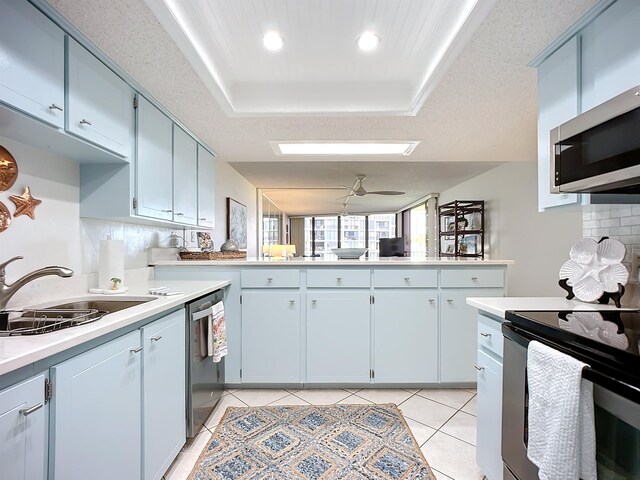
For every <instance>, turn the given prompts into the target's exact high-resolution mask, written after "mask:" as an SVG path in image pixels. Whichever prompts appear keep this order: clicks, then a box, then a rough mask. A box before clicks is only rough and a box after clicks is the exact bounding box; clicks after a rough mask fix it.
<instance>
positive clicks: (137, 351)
mask: <svg viewBox="0 0 640 480" xmlns="http://www.w3.org/2000/svg"><path fill="white" fill-rule="evenodd" d="M129 351H130V352H131V353H140V352H141V351H142V347H138V348H130V349H129Z"/></svg>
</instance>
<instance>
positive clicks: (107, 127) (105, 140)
mask: <svg viewBox="0 0 640 480" xmlns="http://www.w3.org/2000/svg"><path fill="white" fill-rule="evenodd" d="M67 41H68V64H67V68H68V80H67V81H68V86H67V88H68V98H67V102H68V106H67V110H68V111H67V131H69V132H71V133H73V134H74V135H77V136H78V137H81V138H84V139H85V140H88V141H90V142H92V143H94V144H96V145H99V146H101V147H103V148H106V149H107V150H111V151H112V152H115V153H117V154H119V155H121V156H123V157H130V156H131V151H132V149H131V144H132V142H131V139H132V125H133V90H132V89H131V87H130V86H129V85H128V84H127V83H125V81H124V80H122V79H121V78H120V77H118V76H117V75H116V74H115V73H113V71H111V70H109V69H108V68H107V67H106V66H105V65H104V64H103V63H102V62H100V61H99V60H98V59H97V58H96V57H94V56H93V55H92V54H91V53H89V51H87V50H86V49H85V48H84V47H82V46H81V45H80V44H79V43H78V42H76V41H75V40H73V39H72V38H69V37H67Z"/></svg>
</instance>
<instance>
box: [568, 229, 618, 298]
mask: <svg viewBox="0 0 640 480" xmlns="http://www.w3.org/2000/svg"><path fill="white" fill-rule="evenodd" d="M625 252H626V247H625V246H624V244H623V243H621V242H619V241H618V240H613V239H610V238H607V239H604V240H602V241H601V242H600V243H598V242H596V241H595V240H594V239H592V238H583V239H582V240H580V241H578V242H577V243H576V244H575V245H574V246H573V247H571V251H570V253H569V256H570V257H571V259H570V260H567V261H566V262H565V263H564V265H562V267H560V278H561V279H563V278H566V279H567V284H568V285H569V286H570V287H572V288H573V294H574V295H575V296H576V298H577V299H578V300H582V301H583V302H593V301H594V300H597V299H599V298H600V297H601V296H602V294H603V293H604V292H609V293H615V292H617V291H618V284H621V285H626V283H627V281H628V280H629V272H628V271H627V269H626V268H625V267H624V265H622V264H621V263H620V262H622V259H623V258H624V255H625Z"/></svg>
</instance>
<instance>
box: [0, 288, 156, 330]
mask: <svg viewBox="0 0 640 480" xmlns="http://www.w3.org/2000/svg"><path fill="white" fill-rule="evenodd" d="M151 300H156V298H154V297H149V298H147V297H133V298H126V299H124V298H122V299H103V298H99V299H94V298H89V299H78V300H74V301H72V302H65V303H61V304H58V305H52V306H50V307H43V308H33V309H24V310H21V311H16V312H6V313H5V314H8V318H5V319H4V323H5V324H6V330H4V329H3V331H0V336H14V335H38V334H42V333H48V332H53V331H55V330H61V329H63V328H69V327H74V326H77V325H84V324H87V323H91V322H95V321H96V320H99V319H101V318H102V317H104V316H105V315H107V314H109V313H114V312H118V311H120V310H125V309H127V308H131V307H135V306H137V305H141V304H143V303H146V302H149V301H151ZM3 313H4V312H3Z"/></svg>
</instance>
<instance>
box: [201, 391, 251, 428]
mask: <svg viewBox="0 0 640 480" xmlns="http://www.w3.org/2000/svg"><path fill="white" fill-rule="evenodd" d="M246 406H247V404H246V403H244V402H242V401H241V400H238V399H237V398H236V397H235V396H234V395H227V396H226V397H222V398H221V399H220V402H218V405H216V408H215V410H214V411H213V412H212V413H211V415H210V416H209V419H208V420H207V421H206V422H205V425H206V427H207V428H208V429H209V430H212V431H213V429H214V428H215V427H216V425H218V423H219V422H220V419H221V418H222V416H223V415H224V412H225V411H226V410H227V407H246Z"/></svg>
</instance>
